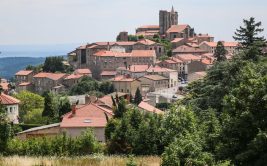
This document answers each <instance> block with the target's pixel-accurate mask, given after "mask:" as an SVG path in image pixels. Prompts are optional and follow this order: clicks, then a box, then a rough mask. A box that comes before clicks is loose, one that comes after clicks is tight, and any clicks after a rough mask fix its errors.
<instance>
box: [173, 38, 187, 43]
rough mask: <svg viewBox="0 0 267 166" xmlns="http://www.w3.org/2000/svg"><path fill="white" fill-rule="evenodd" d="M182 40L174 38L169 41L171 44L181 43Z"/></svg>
mask: <svg viewBox="0 0 267 166" xmlns="http://www.w3.org/2000/svg"><path fill="white" fill-rule="evenodd" d="M182 40H184V38H175V39H173V40H172V41H171V43H177V42H180V41H182Z"/></svg>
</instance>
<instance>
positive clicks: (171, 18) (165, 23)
mask: <svg viewBox="0 0 267 166" xmlns="http://www.w3.org/2000/svg"><path fill="white" fill-rule="evenodd" d="M172 25H178V12H177V11H174V9H173V7H172V10H171V11H170V12H168V11H166V10H160V11H159V28H160V35H164V34H165V33H166V31H167V30H168V29H169V28H170V27H171V26H172Z"/></svg>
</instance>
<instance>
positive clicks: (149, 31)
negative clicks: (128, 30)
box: [135, 25, 159, 38]
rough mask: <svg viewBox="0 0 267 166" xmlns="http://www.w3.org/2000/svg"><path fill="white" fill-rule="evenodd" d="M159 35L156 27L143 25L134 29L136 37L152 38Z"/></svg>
mask: <svg viewBox="0 0 267 166" xmlns="http://www.w3.org/2000/svg"><path fill="white" fill-rule="evenodd" d="M158 34H159V26H158V25H144V26H140V27H138V28H137V29H136V34H135V35H136V36H144V37H145V38H153V36H154V35H158Z"/></svg>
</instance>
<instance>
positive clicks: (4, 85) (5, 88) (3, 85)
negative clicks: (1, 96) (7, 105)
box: [0, 82, 9, 91]
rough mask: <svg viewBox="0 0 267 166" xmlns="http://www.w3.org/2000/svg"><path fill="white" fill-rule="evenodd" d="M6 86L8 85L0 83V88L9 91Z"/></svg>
mask: <svg viewBox="0 0 267 166" xmlns="http://www.w3.org/2000/svg"><path fill="white" fill-rule="evenodd" d="M8 85H9V83H7V82H3V83H0V86H2V88H3V89H4V90H5V91H6V90H8V89H9V88H8Z"/></svg>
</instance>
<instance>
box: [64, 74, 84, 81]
mask: <svg viewBox="0 0 267 166" xmlns="http://www.w3.org/2000/svg"><path fill="white" fill-rule="evenodd" d="M83 76H84V75H81V74H71V75H68V76H67V77H66V78H65V80H71V79H79V78H81V77H83Z"/></svg>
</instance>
